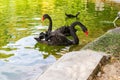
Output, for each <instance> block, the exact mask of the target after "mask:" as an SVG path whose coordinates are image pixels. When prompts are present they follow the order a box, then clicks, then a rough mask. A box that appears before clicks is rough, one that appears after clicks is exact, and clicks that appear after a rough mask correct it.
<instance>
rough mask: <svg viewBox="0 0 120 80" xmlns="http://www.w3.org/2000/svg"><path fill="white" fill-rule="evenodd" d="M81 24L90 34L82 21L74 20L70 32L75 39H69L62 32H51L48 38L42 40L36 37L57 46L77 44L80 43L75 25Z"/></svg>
mask: <svg viewBox="0 0 120 80" xmlns="http://www.w3.org/2000/svg"><path fill="white" fill-rule="evenodd" d="M76 25H79V26H80V27H81V28H82V29H83V28H84V32H85V34H86V35H88V31H87V28H86V27H85V26H83V25H82V24H81V23H80V22H74V23H72V24H71V26H70V27H69V29H70V34H71V36H72V37H73V40H69V39H68V38H67V37H66V36H65V35H64V34H62V33H60V32H56V31H54V32H51V33H50V35H49V36H48V38H47V39H46V40H40V39H39V38H35V39H36V40H37V41H38V42H40V43H44V44H48V45H57V46H68V45H76V44H79V39H78V37H77V35H76V32H75V30H74V27H75V26H76Z"/></svg>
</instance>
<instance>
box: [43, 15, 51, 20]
mask: <svg viewBox="0 0 120 80" xmlns="http://www.w3.org/2000/svg"><path fill="white" fill-rule="evenodd" d="M46 18H50V16H49V15H48V14H44V15H43V16H42V19H41V20H42V21H44V20H45V19H46Z"/></svg>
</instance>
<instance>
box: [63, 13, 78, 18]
mask: <svg viewBox="0 0 120 80" xmlns="http://www.w3.org/2000/svg"><path fill="white" fill-rule="evenodd" d="M79 14H80V12H78V13H77V14H76V15H73V14H67V13H65V15H66V16H67V17H68V18H74V17H76V18H77V17H78V15H79Z"/></svg>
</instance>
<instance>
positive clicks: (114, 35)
mask: <svg viewBox="0 0 120 80" xmlns="http://www.w3.org/2000/svg"><path fill="white" fill-rule="evenodd" d="M82 49H92V50H95V51H102V52H106V53H108V54H112V55H114V56H115V57H117V58H118V59H120V28H115V29H112V30H109V31H108V32H107V33H105V34H104V35H103V36H101V37H99V38H97V39H96V40H95V41H93V42H91V43H89V44H88V45H86V46H85V47H84V48H82Z"/></svg>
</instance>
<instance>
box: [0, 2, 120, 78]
mask: <svg viewBox="0 0 120 80" xmlns="http://www.w3.org/2000/svg"><path fill="white" fill-rule="evenodd" d="M0 5H1V6H0V79H1V80H16V79H18V78H19V80H33V79H34V78H36V76H38V74H40V75H41V74H42V73H43V72H44V71H45V70H46V69H47V68H48V67H49V66H50V65H51V64H53V63H54V62H55V61H56V59H58V58H60V57H61V56H62V55H64V54H65V53H67V52H70V51H78V50H80V49H81V48H82V47H83V46H85V45H86V44H87V43H89V42H91V41H93V40H94V39H95V38H96V37H99V36H101V35H102V34H104V33H105V32H106V31H107V30H109V29H111V28H114V25H113V20H114V19H115V18H116V16H117V13H118V11H120V3H119V1H117V0H110V1H106V0H70V1H69V0H66V1H65V0H64V1H63V0H44V1H43V0H1V1H0ZM77 12H80V14H79V15H78V17H77V18H66V16H65V13H67V14H73V15H75V14H76V13H77ZM45 13H48V14H49V15H50V16H51V17H52V20H53V30H55V29H57V28H59V27H60V26H64V25H67V26H68V25H70V24H71V23H72V22H74V21H80V22H81V23H83V24H84V25H85V26H86V27H87V28H88V30H89V36H88V37H85V35H83V33H82V31H81V29H80V28H77V27H76V28H77V29H78V31H77V35H78V37H79V39H80V43H79V45H73V46H67V47H65V46H48V45H45V44H40V43H37V42H36V41H35V40H34V37H38V35H39V33H40V32H42V31H46V30H47V28H48V21H47V20H45V22H44V24H45V25H46V26H41V25H42V22H41V21H40V20H41V16H42V15H43V14H45ZM116 24H117V26H119V25H120V24H119V20H118V21H116Z"/></svg>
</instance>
